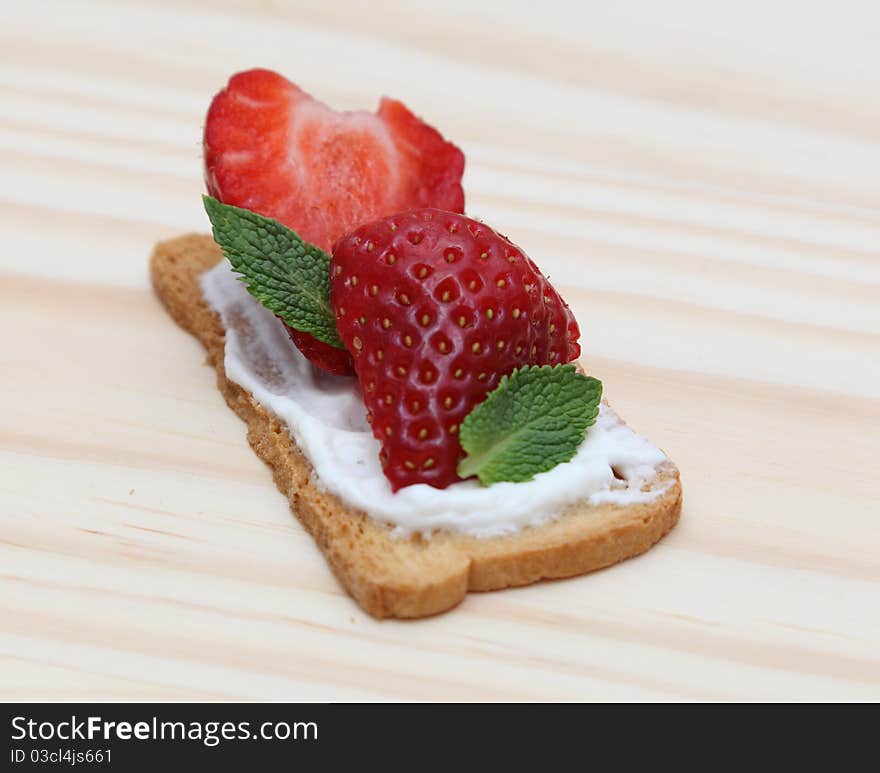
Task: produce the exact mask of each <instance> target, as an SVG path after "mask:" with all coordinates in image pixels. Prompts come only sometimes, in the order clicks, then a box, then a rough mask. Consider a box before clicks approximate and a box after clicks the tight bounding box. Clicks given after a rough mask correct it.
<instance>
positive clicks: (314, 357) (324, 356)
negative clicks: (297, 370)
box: [281, 320, 354, 376]
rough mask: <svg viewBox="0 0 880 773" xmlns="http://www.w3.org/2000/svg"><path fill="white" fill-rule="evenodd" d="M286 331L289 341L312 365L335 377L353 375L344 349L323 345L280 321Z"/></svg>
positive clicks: (347, 354) (307, 334)
mask: <svg viewBox="0 0 880 773" xmlns="http://www.w3.org/2000/svg"><path fill="white" fill-rule="evenodd" d="M281 324H282V325H284V328H285V330H287V335H289V336H290V340H291V341H293V342H294V343H295V344H296V348H297V349H299V350H300V351H301V352H302V353H303V354H304V355H305V356H306V359H308V360H309V361H310V362H312V363H313V364H314V365H317V366H318V367H319V368H321V370H326V371H327V372H328V373H333V374H334V375H336V376H351V375H352V374H354V366H353V364H352V360H351V355H350V354H349V353H348V350H346V349H337V348H336V347H335V346H330V345H329V344H325V343H324V342H323V341H319V340H318V339H317V338H315V337H314V336H313V335H311V334H310V333H304V332H303V331H302V330H296V329H295V328H292V327H291V326H290V325H288V324H287V323H286V322H284V320H281Z"/></svg>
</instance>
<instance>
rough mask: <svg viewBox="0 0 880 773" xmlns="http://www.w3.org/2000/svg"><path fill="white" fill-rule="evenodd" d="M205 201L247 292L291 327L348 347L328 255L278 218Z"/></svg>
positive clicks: (216, 237)
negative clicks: (342, 336)
mask: <svg viewBox="0 0 880 773" xmlns="http://www.w3.org/2000/svg"><path fill="white" fill-rule="evenodd" d="M202 200H203V201H204V202H205V211H206V212H207V213H208V217H209V218H210V219H211V226H212V227H213V231H214V241H215V242H217V244H219V245H220V249H221V250H222V251H223V254H224V255H225V256H226V258H227V259H228V260H229V262H230V263H231V264H232V268H233V269H234V270H235V271H236V272H237V273H238V274H240V275H241V276H239V279H241V280H242V281H243V282H244V283H245V285H246V286H247V289H248V292H249V293H250V294H251V295H253V296H254V298H256V299H257V300H258V301H259V302H260V303H262V304H263V306H265V307H266V308H267V309H269V311H271V312H273V313H275V314H277V315H278V316H279V317H281V319H283V320H284V321H285V322H286V323H287V324H288V325H290V326H291V327H292V328H295V329H296V330H300V331H302V332H304V333H310V334H311V335H313V336H314V337H315V338H317V339H318V340H319V341H323V342H324V343H325V344H329V345H330V346H335V347H337V348H339V349H344V348H345V347H344V346H343V343H342V340H341V339H340V338H339V333H338V332H337V330H336V317H335V315H334V314H333V307H332V306H331V305H330V256H329V255H328V254H327V253H326V252H324V251H323V250H321V249H318V248H317V247H315V246H314V245H313V244H308V243H307V242H304V241H303V240H302V239H300V238H299V236H298V235H297V234H296V232H295V231H292V230H291V229H290V228H288V227H287V226H286V225H283V224H281V223H279V222H278V221H277V220H272V219H271V218H268V217H263V216H262V215H258V214H257V213H256V212H251V211H250V210H247V209H241V208H240V207H233V206H230V205H229V204H222V203H220V202H219V201H217V199H215V198H212V197H211V196H203V197H202Z"/></svg>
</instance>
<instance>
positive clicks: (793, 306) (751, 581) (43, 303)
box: [0, 0, 880, 699]
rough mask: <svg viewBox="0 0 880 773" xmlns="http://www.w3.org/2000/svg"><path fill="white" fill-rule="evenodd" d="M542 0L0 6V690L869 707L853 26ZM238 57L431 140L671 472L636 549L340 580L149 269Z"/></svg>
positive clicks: (872, 334) (778, 10) (873, 676)
mask: <svg viewBox="0 0 880 773" xmlns="http://www.w3.org/2000/svg"><path fill="white" fill-rule="evenodd" d="M539 5H540V11H535V10H530V7H531V8H532V9H534V7H535V6H536V4H534V3H521V4H520V3H502V2H500V0H499V1H498V2H493V3H470V2H464V0H446V1H445V2H443V3H438V4H436V5H432V4H428V3H402V2H401V3H400V4H399V7H398V5H397V4H393V3H373V4H367V3H360V2H355V1H354V0H346V1H343V2H328V1H327V0H323V1H321V0H318V1H316V2H296V3H294V2H291V3H282V2H273V3H269V2H264V3H252V4H251V3H245V2H243V1H242V2H234V1H233V0H228V1H227V2H211V3H209V2H198V1H197V0H167V2H155V1H152V2H147V0H143V2H134V3H122V2H107V3H102V2H80V1H79V0H70V1H65V2H59V3H56V4H47V3H42V2H27V3H20V2H12V0H3V1H2V3H0V21H2V26H0V97H2V98H0V186H2V206H0V233H2V250H0V331H2V333H0V342H2V346H0V406H2V408H0V529H2V532H0V543H2V544H0V575H2V577H0V697H3V698H6V699H17V698H32V699H182V698H192V699H224V698H246V699H252V698H253V699H257V698H264V699H297V698H323V699H327V698H332V699H340V698H345V697H349V698H363V697H370V696H416V697H441V698H442V697H452V696H457V697H498V698H511V697H518V696H523V697H545V698H554V697H556V698H597V697H603V696H612V697H613V696H648V697H651V696H683V697H690V696H714V697H730V696H800V697H804V696H851V697H865V696H874V697H877V696H878V695H880V529H878V524H880V521H878V516H880V507H878V488H880V487H878V469H880V427H878V423H880V422H878V417H880V410H878V408H880V356H878V355H880V302H878V300H880V251H878V249H880V248H878V245H880V98H878V95H880V57H878V48H877V45H876V34H877V30H878V28H880V11H878V5H877V4H876V3H875V2H872V1H866V2H863V3H850V2H836V3H821V4H820V3H803V2H794V0H792V1H791V2H772V1H771V2H767V0H755V1H754V2H752V1H749V2H739V3H724V4H722V3H703V2H698V1H697V0H691V1H690V2H684V1H683V0H675V1H674V2H664V3H651V2H647V0H646V1H645V2H641V3H633V2H613V3H609V2H601V3H576V2H571V3H559V2H548V1H546V0H545V2H543V3H540V4H539ZM368 6H372V7H371V8H370V10H367V7H368ZM713 6H714V7H713ZM804 6H809V8H805V7H804ZM818 6H824V10H822V11H819V10H816V8H817V7H818ZM254 65H262V66H267V67H272V68H275V69H278V70H280V71H281V72H283V73H285V74H287V75H288V76H289V77H291V78H292V79H294V80H296V81H298V82H299V83H301V84H302V85H303V86H304V87H305V88H307V89H308V90H310V91H312V92H313V93H314V94H316V95H317V96H319V97H320V98H322V99H324V100H326V101H328V102H330V103H332V104H334V105H336V106H340V107H370V108H372V107H373V106H374V105H375V103H376V101H377V99H378V97H379V95H380V94H382V93H388V94H390V95H393V96H396V97H398V98H401V99H403V100H404V101H405V102H406V103H407V104H409V105H410V106H411V107H412V108H413V109H414V110H415V111H416V112H418V113H419V114H421V115H423V116H424V117H425V118H427V119H428V120H429V121H430V122H431V123H434V124H436V125H437V126H439V127H441V128H442V130H443V131H444V132H445V133H446V135H447V136H449V137H450V138H453V139H454V140H455V141H456V142H458V143H459V144H460V145H461V147H462V148H463V149H464V150H465V152H466V154H467V159H468V166H467V174H466V180H465V185H466V190H467V195H468V209H469V211H470V212H471V213H472V214H475V215H478V216H480V217H482V218H483V219H485V220H486V221H488V222H489V223H491V224H493V225H495V226H496V227H497V228H499V229H500V230H501V231H502V232H506V233H508V234H509V235H510V236H511V237H512V238H514V239H515V240H516V241H517V242H518V243H519V244H521V245H522V246H523V248H524V249H525V250H526V251H527V252H528V253H530V254H531V255H532V256H533V257H534V258H535V259H536V260H537V261H538V262H539V264H540V265H541V266H542V267H543V268H544V269H545V271H546V272H548V273H549V274H550V276H551V277H552V279H553V281H554V283H555V284H556V285H557V286H558V287H560V288H561V290H562V292H563V294H564V295H565V297H566V298H567V299H568V300H569V301H570V302H571V303H572V306H573V307H574V310H575V312H576V314H577V316H578V319H579V320H580V323H581V328H582V330H583V344H584V351H585V354H584V358H583V362H584V363H585V366H586V367H587V368H588V370H589V371H590V372H592V373H594V374H595V375H597V376H599V377H600V378H602V379H603V380H604V382H605V385H606V392H607V394H608V395H609V397H610V399H611V400H612V402H613V403H614V404H615V406H616V407H617V409H618V410H619V411H620V412H621V413H622V415H623V416H625V417H626V418H627V420H628V421H630V423H632V424H633V425H634V426H635V427H636V428H637V429H638V430H640V431H642V432H643V433H644V434H646V435H647V436H648V437H650V438H651V439H652V440H653V441H654V442H656V443H657V444H658V445H660V446H662V447H663V448H665V449H666V450H667V451H668V453H669V454H670V455H671V456H672V457H673V458H674V459H675V460H676V461H677V462H678V464H679V466H680V467H681V470H682V476H683V481H684V488H685V508H684V513H683V518H682V522H681V524H680V526H679V527H678V528H677V529H676V530H675V531H674V532H673V533H672V534H671V535H670V536H669V537H668V538H667V539H666V540H664V541H663V542H662V543H661V544H660V545H659V546H658V547H657V548H656V549H654V550H653V551H651V552H650V553H648V554H647V555H645V556H644V557H642V558H639V559H636V560H634V561H631V562H628V563H626V564H624V565H621V566H618V567H615V568H612V569H609V570H606V571H602V572H599V573H597V574H594V575H592V576H587V577H583V578H579V579H574V580H568V581H562V582H554V583H545V584H541V585H538V586H535V587H531V588H526V589H522V590H513V591H505V592H499V593H491V594H483V595H471V596H470V597H468V599H467V600H466V601H465V603H464V604H462V605H461V606H460V607H459V608H458V609H456V610H455V611H453V612H451V613H449V614H445V615H442V616H440V617H437V618H434V619H431V620H427V621H422V622H416V623H401V622H394V621H391V622H382V623H379V622H376V621H374V620H372V619H370V618H368V617H366V616H365V615H364V614H363V613H362V612H361V611H360V609H359V608H358V607H357V606H356V605H355V604H354V603H353V602H352V601H351V600H350V599H349V598H348V596H347V595H346V594H345V593H344V592H342V590H341V589H340V587H339V585H338V584H337V583H336V581H335V580H334V578H333V576H332V575H331V574H330V572H329V570H328V568H327V566H326V564H325V562H324V560H323V558H322V557H321V555H320V554H319V552H318V550H317V549H316V548H315V546H314V545H313V543H312V541H311V539H310V538H309V537H308V536H307V535H306V534H304V532H303V530H302V528H301V527H300V526H299V524H298V523H297V522H296V520H295V519H294V518H293V517H292V516H291V514H290V513H289V511H288V509H287V503H286V502H285V500H284V498H283V497H282V496H280V495H279V494H278V493H277V492H276V490H275V488H274V486H273V484H272V481H271V479H270V476H269V472H268V470H267V469H266V468H265V467H264V466H263V465H262V463H260V462H259V461H258V460H257V458H256V457H255V456H254V454H253V453H252V452H251V450H250V448H249V447H248V446H247V443H246V441H245V437H244V426H243V424H242V423H241V422H240V421H239V420H238V419H237V418H236V417H235V416H234V415H233V414H232V412H231V411H230V410H229V409H228V408H227V407H226V406H225V405H224V403H223V401H222V399H221V397H220V394H219V393H218V391H217V390H216V389H215V387H214V383H213V382H214V376H213V373H212V372H211V371H210V370H209V369H208V368H206V367H204V365H203V353H202V350H201V349H200V347H199V345H198V344H197V343H196V342H195V340H193V339H192V338H190V337H189V336H188V335H186V334H185V333H183V332H182V331H181V330H179V329H178V328H177V327H175V326H174V324H173V323H172V322H171V320H170V319H169V318H168V317H167V315H166V314H165V312H164V311H163V310H162V309H161V308H160V306H159V304H158V303H157V301H156V300H155V298H154V297H153V294H152V293H151V290H150V287H149V284H148V280H147V271H146V267H147V257H148V255H149V252H150V249H151V247H152V244H153V243H154V242H155V241H156V240H157V239H161V238H166V237H170V236H172V235H175V234H178V233H181V232H185V231H191V230H200V231H204V230H206V225H207V223H206V218H205V215H204V213H203V211H202V209H201V205H200V202H199V194H200V193H201V191H202V182H201V166H200V164H201V162H200V145H199V143H200V131H201V126H202V120H203V116H204V111H205V109H206V107H207V104H208V101H209V99H210V97H211V95H212V94H213V93H214V92H215V91H216V90H218V89H219V88H220V87H221V86H222V85H223V84H224V82H225V80H226V78H227V76H228V75H229V74H230V73H231V72H233V71H235V70H239V69H245V68H247V67H250V66H254Z"/></svg>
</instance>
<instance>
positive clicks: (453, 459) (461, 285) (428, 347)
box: [330, 209, 580, 491]
mask: <svg viewBox="0 0 880 773" xmlns="http://www.w3.org/2000/svg"><path fill="white" fill-rule="evenodd" d="M330 300H331V302H332V304H333V308H334V310H335V312H336V326H337V329H338V331H339V335H340V337H341V338H342V340H343V342H344V343H345V345H346V346H347V347H348V349H349V351H350V352H351V353H352V355H353V357H354V367H355V370H356V371H357V375H358V379H359V380H360V384H361V390H362V392H363V396H364V402H365V403H366V406H367V409H368V417H369V418H370V420H371V423H372V427H373V434H374V435H375V436H376V438H378V439H379V440H380V441H381V443H382V453H381V459H382V465H383V470H384V472H385V475H386V476H387V477H388V479H389V481H390V482H391V487H392V489H394V490H395V491H396V490H397V489H399V488H401V487H402V486H409V485H412V484H414V483H427V484H429V485H431V486H435V487H437V488H445V487H446V486H448V485H449V484H450V483H453V482H455V481H456V480H458V475H457V473H456V468H457V465H458V461H459V459H460V458H461V456H462V449H461V445H460V443H459V440H458V429H459V427H460V426H461V422H462V421H463V420H464V418H465V416H467V414H468V413H470V411H471V409H472V408H473V407H474V406H475V405H476V404H477V403H479V402H482V400H484V399H485V397H486V395H487V394H488V393H489V392H490V391H491V390H492V389H494V388H495V387H496V386H497V384H498V381H499V379H500V378H501V376H503V375H506V374H509V373H510V372H511V371H513V370H514V369H515V368H518V367H521V366H523V365H545V364H546V365H558V364H561V363H566V362H570V361H571V360H574V359H577V357H578V356H579V354H580V345H579V344H578V338H579V337H580V331H579V330H578V326H577V322H575V319H574V317H573V315H572V313H571V311H570V310H569V308H568V306H567V305H566V304H565V302H564V301H563V300H562V298H560V297H559V294H558V293H557V292H556V290H554V289H553V287H552V285H551V284H550V282H549V281H548V280H547V278H546V277H544V275H543V274H541V272H540V271H539V270H538V268H537V266H535V264H534V263H533V262H532V261H531V260H530V259H529V258H528V257H527V256H526V255H525V254H524V253H523V252H522V251H521V250H520V249H519V248H518V247H517V246H516V245H515V244H513V243H512V242H510V241H509V240H508V239H507V238H505V237H504V236H501V235H500V234H498V233H496V232H495V231H493V230H492V229H491V228H489V227H488V226H486V225H484V224H483V223H480V222H478V221H476V220H472V219H470V218H468V217H465V216H464V215H459V214H454V213H450V212H442V211H439V210H435V209H426V210H419V211H410V212H406V213H403V214H399V215H394V216H391V217H387V218H383V219H381V220H378V221H376V222H373V223H369V224H367V225H365V226H362V227H361V228H359V229H357V230H356V231H354V232H353V233H352V234H350V235H349V236H347V237H345V238H343V239H341V240H340V241H339V242H338V243H337V244H336V247H335V249H334V251H333V259H332V261H331V264H330Z"/></svg>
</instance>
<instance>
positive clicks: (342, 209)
mask: <svg viewBox="0 0 880 773" xmlns="http://www.w3.org/2000/svg"><path fill="white" fill-rule="evenodd" d="M463 170H464V155H463V154H462V152H461V151H460V150H459V149H458V148H457V147H455V145H453V144H452V143H450V142H446V140H444V139H443V137H442V136H441V135H440V133H439V132H438V131H437V130H436V129H433V128H432V127H430V126H428V125H427V124H425V123H423V122H422V121H420V120H419V119H418V118H416V117H415V116H414V115H413V114H412V113H411V112H410V111H409V110H408V109H407V108H406V107H405V106H404V105H403V104H402V103H400V102H397V101H395V100H392V99H387V98H384V99H382V101H381V102H380V103H379V109H378V111H377V112H376V113H375V114H374V113H369V112H367V111H365V110H357V111H351V112H336V111H334V110H332V109H331V108H329V107H327V106H326V105H324V104H322V103H321V102H318V101H317V100H316V99H313V98H312V97H311V96H309V95H308V94H306V92H304V91H302V89H300V88H299V87H298V86H296V85H294V84H293V83H291V82H290V81H288V80H287V79H286V78H283V77H282V76H281V75H279V74H278V73H275V72H272V71H271V70H249V71H247V72H242V73H238V74H237V75H233V76H232V78H230V80H229V84H228V85H227V87H226V88H225V89H224V90H223V91H221V92H220V93H219V94H218V95H217V96H216V97H214V101H213V102H212V103H211V107H210V109H209V110H208V118H207V123H206V125H205V179H206V182H207V185H208V192H209V193H210V194H211V195H212V196H214V197H215V198H217V199H219V200H220V201H222V202H223V203H225V204H233V205H235V206H238V207H244V208H245V209H250V210H253V211H254V212H257V213H259V214H261V215H265V216H266V217H272V218H275V219H276V220H280V221H281V222H282V223H284V224H285V225H286V226H288V227H289V228H292V229H293V230H294V231H296V232H297V233H298V234H299V235H300V236H301V237H302V238H303V239H305V240H306V241H307V242H311V243H312V244H316V245H317V246H318V247H320V248H321V249H323V250H327V251H329V250H330V249H331V248H332V247H333V245H334V244H335V243H336V240H337V239H339V238H340V237H341V236H343V235H345V234H347V233H349V232H350V231H351V230H352V229H354V228H356V227H357V226H359V225H361V224H363V223H367V222H369V221H370V220H375V219H376V218H377V217H382V216H384V215H389V214H392V213H394V212H399V211H401V210H405V209H408V208H409V207H413V208H416V207H439V208H442V209H448V210H452V211H454V212H462V211H464V193H463V192H462V189H461V175H462V171H463Z"/></svg>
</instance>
